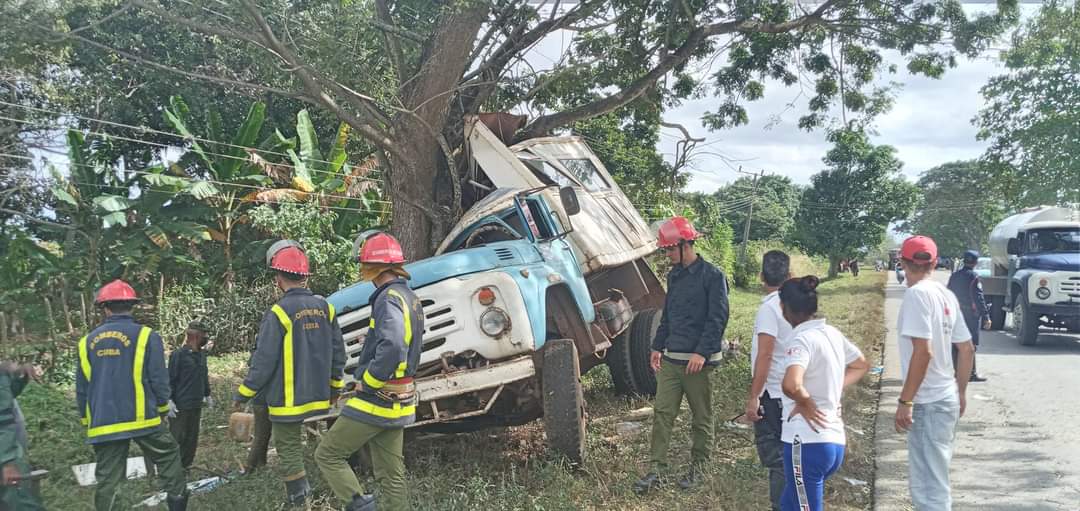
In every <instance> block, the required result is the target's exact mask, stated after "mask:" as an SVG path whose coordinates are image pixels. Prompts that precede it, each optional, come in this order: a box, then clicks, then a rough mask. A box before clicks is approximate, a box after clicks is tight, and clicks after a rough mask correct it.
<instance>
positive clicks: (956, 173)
mask: <svg viewBox="0 0 1080 511" xmlns="http://www.w3.org/2000/svg"><path fill="white" fill-rule="evenodd" d="M991 176H992V174H991V173H989V172H987V170H986V169H985V168H984V167H983V166H981V165H980V164H979V162H976V161H958V162H951V163H946V164H944V165H939V166H937V167H934V168H932V169H930V170H927V171H926V172H924V173H923V174H922V176H921V177H920V178H919V181H918V183H917V184H916V186H917V187H918V189H919V194H920V197H919V202H918V206H916V207H915V212H914V214H913V215H912V216H911V218H910V219H909V220H908V221H907V222H905V223H904V224H903V225H902V226H901V230H902V231H905V232H911V233H917V234H923V235H926V236H930V237H931V238H933V239H934V241H935V242H937V246H938V251H939V252H940V253H941V254H943V255H952V256H959V255H960V254H961V253H963V252H964V251H965V250H968V249H974V250H980V251H985V250H986V249H987V241H988V238H989V237H990V231H991V230H992V229H993V228H994V226H995V225H997V223H998V222H1000V221H1001V219H1002V218H1004V217H1005V214H1006V212H1007V211H1008V210H1010V209H1012V208H1009V207H1007V204H1006V202H1005V201H1004V200H1003V199H1002V198H1001V196H1000V195H999V194H998V191H997V189H995V188H994V187H993V186H992V185H991V182H990V180H991Z"/></svg>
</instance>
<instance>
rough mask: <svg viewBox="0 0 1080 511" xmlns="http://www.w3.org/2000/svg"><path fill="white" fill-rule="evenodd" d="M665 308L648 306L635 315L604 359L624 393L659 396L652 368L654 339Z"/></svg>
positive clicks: (619, 390)
mask: <svg viewBox="0 0 1080 511" xmlns="http://www.w3.org/2000/svg"><path fill="white" fill-rule="evenodd" d="M661 314H662V311H659V310H656V309H645V310H643V311H641V312H638V313H637V315H635V316H634V321H633V322H632V323H631V324H630V328H627V329H626V331H625V332H623V333H622V334H620V335H619V337H617V338H616V339H615V342H614V343H613V345H612V346H611V349H609V350H608V354H607V357H606V358H605V362H607V365H608V369H609V371H610V372H611V380H612V381H613V382H614V383H615V390H616V391H617V392H619V393H621V394H639V395H642V396H654V395H656V375H655V374H653V371H652V368H651V367H649V355H650V354H651V353H652V341H653V338H654V337H656V329H657V328H660V317H661Z"/></svg>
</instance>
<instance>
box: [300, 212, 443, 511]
mask: <svg viewBox="0 0 1080 511" xmlns="http://www.w3.org/2000/svg"><path fill="white" fill-rule="evenodd" d="M355 247H356V257H357V259H358V260H359V262H360V278H361V279H362V280H366V281H371V282H372V283H374V285H375V286H376V289H375V291H374V293H372V295H371V299H370V304H371V324H370V326H369V329H368V333H367V335H366V337H365V340H364V347H363V349H362V350H361V352H360V360H359V366H358V367H357V368H356V374H355V375H354V377H355V378H356V380H357V382H358V383H357V385H358V388H357V392H356V396H355V397H352V398H350V399H349V400H348V401H347V402H346V403H345V406H344V407H343V408H342V411H341V417H340V418H339V419H338V420H337V422H335V423H334V426H333V427H332V428H330V431H329V432H328V433H327V434H326V435H325V436H324V437H323V439H322V442H320V443H319V448H318V449H317V450H316V451H315V460H316V461H317V462H318V463H319V470H321V471H322V474H323V477H324V478H326V481H327V483H329V485H330V488H332V489H333V490H334V494H335V495H337V497H338V498H339V499H341V501H343V502H344V503H345V505H346V510H347V511H374V510H375V509H376V505H375V496H374V495H370V494H367V495H366V494H364V493H363V488H361V486H360V482H359V481H358V480H357V479H356V475H355V474H354V473H353V471H352V469H351V468H350V467H349V464H348V461H347V460H348V458H349V457H350V456H351V455H352V454H353V453H355V452H356V451H358V450H360V448H362V447H363V446H365V445H367V446H368V447H369V448H370V452H371V462H372V468H373V469H374V472H375V482H376V484H377V485H378V488H379V504H378V509H379V510H380V511H401V510H407V509H409V499H408V491H407V488H406V481H405V458H404V456H403V455H402V447H403V444H404V436H405V426H408V425H409V424H412V423H413V422H415V421H416V386H415V384H414V383H413V375H414V374H416V367H417V366H418V365H419V364H420V347H421V345H422V344H423V338H422V336H423V332H424V313H423V309H422V308H421V305H420V299H419V298H417V297H416V295H415V294H413V292H412V290H411V289H409V285H408V284H407V283H406V280H407V279H408V278H409V274H408V273H407V272H406V271H405V269H404V268H403V267H402V265H403V264H404V263H405V258H404V256H403V254H402V250H401V245H399V244H398V242H397V240H395V239H394V238H393V237H392V236H390V235H389V234H386V233H383V232H378V231H369V232H366V233H364V234H361V235H360V237H359V238H357V240H356V244H355Z"/></svg>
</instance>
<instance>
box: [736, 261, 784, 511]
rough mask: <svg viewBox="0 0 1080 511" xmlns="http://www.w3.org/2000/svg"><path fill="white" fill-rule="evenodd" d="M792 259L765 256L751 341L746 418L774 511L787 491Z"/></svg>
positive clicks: (777, 508)
mask: <svg viewBox="0 0 1080 511" xmlns="http://www.w3.org/2000/svg"><path fill="white" fill-rule="evenodd" d="M790 268H791V258H790V257H788V255H787V254H785V253H784V252H781V251H779V250H770V251H768V252H766V253H765V255H764V256H763V257H762V258H761V282H762V283H763V284H764V285H765V298H763V299H762V300H761V307H759V308H758V311H757V316H756V317H755V319H754V337H753V338H752V340H751V341H750V375H751V378H752V380H751V382H750V396H749V397H748V398H747V400H746V418H747V419H749V420H750V421H752V422H753V423H754V443H755V444H756V445H757V452H758V458H760V459H761V464H762V465H765V468H768V469H769V501H770V502H771V503H772V509H773V511H777V510H779V509H780V495H781V494H783V493H784V444H783V442H781V440H780V433H781V429H782V426H783V423H784V418H783V416H782V415H783V412H782V404H781V402H780V400H781V398H782V396H783V392H782V391H781V389H780V381H781V380H782V379H783V378H784V365H783V364H784V349H783V345H782V341H784V340H785V339H786V338H787V336H788V334H790V333H791V325H790V324H788V322H787V320H785V319H784V313H783V312H782V311H781V310H780V292H779V290H780V285H781V284H783V283H784V281H786V280H787V279H789V278H791V269H790Z"/></svg>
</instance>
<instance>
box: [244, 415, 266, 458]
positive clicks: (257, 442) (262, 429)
mask: <svg viewBox="0 0 1080 511" xmlns="http://www.w3.org/2000/svg"><path fill="white" fill-rule="evenodd" d="M251 412H252V415H254V418H255V424H254V428H253V429H254V432H253V433H252V436H253V437H254V438H253V440H252V441H251V450H250V451H248V457H247V463H245V464H244V470H245V471H247V472H251V471H252V470H255V469H256V468H259V467H261V466H263V465H265V464H266V450H267V449H269V448H270V429H271V424H270V409H269V408H267V407H266V405H265V404H258V403H253V404H252V405H251Z"/></svg>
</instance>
